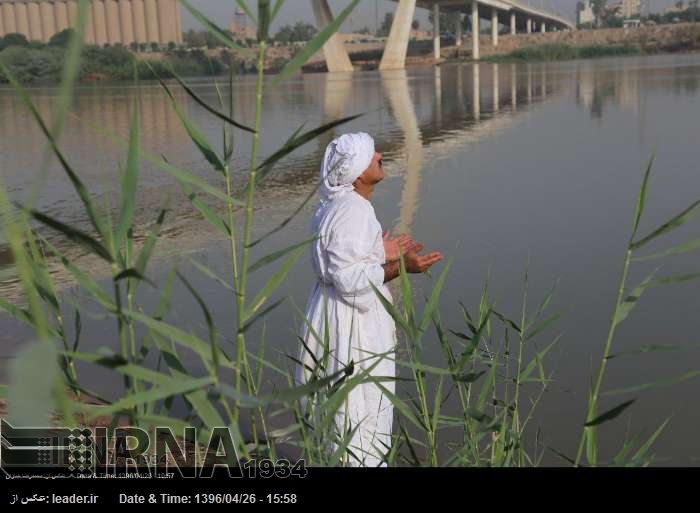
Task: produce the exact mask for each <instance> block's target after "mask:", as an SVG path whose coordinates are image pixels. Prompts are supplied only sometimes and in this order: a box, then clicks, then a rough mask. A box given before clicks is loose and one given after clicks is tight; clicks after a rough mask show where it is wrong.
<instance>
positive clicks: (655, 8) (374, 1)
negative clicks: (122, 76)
mask: <svg viewBox="0 0 700 513" xmlns="http://www.w3.org/2000/svg"><path fill="white" fill-rule="evenodd" d="M520 1H521V2H522V3H525V4H530V5H532V6H533V7H538V8H543V9H546V10H550V11H553V12H556V13H558V14H561V15H563V16H566V17H567V18H569V19H571V20H572V21H575V19H576V0H520ZM613 1H614V0H608V2H609V3H612V2H613ZM642 1H643V2H644V4H645V6H648V8H649V9H650V11H651V12H659V11H661V10H662V9H663V8H664V7H666V6H668V5H671V4H673V3H675V0H642ZM271 2H272V3H273V4H274V0H271ZM246 3H247V4H248V5H250V6H251V9H252V10H255V9H256V7H255V6H256V4H257V2H256V1H255V0H246ZM192 4H193V5H195V6H196V7H197V8H198V9H201V10H202V12H203V13H204V14H206V15H207V16H209V17H211V18H212V19H213V20H214V21H216V22H217V24H218V25H220V26H222V27H227V26H228V24H229V23H230V21H231V19H232V17H233V11H234V10H235V7H236V1H235V0H192ZM347 4H348V0H329V5H330V7H331V10H332V11H333V13H338V12H340V11H341V10H342V9H343V7H344V6H346V5H347ZM395 9H396V2H392V1H389V0H362V1H361V2H360V4H359V5H358V6H357V7H356V8H355V10H354V12H353V13H352V15H351V17H350V19H349V20H348V21H347V22H346V23H345V25H344V27H343V30H344V31H347V32H351V31H354V30H359V29H361V28H362V27H365V26H367V27H368V28H369V29H370V31H372V32H374V31H375V30H376V24H377V20H379V23H381V20H382V19H383V18H384V13H385V12H387V11H392V12H393V11H394V10H395ZM645 10H646V7H645ZM182 15H183V26H184V28H185V30H187V29H190V28H198V24H197V22H196V21H194V20H193V19H192V18H191V17H190V16H189V14H188V13H187V12H186V11H185V10H184V9H183V14H182ZM415 19H417V20H418V21H419V22H420V26H421V28H428V27H430V23H429V22H428V11H427V10H426V9H421V8H416V14H415ZM297 21H308V22H309V23H313V13H312V11H311V2H310V1H309V0H285V2H284V5H283V7H282V9H281V10H280V13H279V15H278V16H277V18H276V20H275V23H274V24H273V26H272V32H273V33H274V32H276V31H277V29H278V28H279V27H280V26H281V25H285V24H293V23H296V22H297Z"/></svg>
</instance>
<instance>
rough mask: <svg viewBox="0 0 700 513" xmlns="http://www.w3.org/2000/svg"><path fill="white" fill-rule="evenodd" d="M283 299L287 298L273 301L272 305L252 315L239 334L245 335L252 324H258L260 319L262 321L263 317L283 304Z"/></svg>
mask: <svg viewBox="0 0 700 513" xmlns="http://www.w3.org/2000/svg"><path fill="white" fill-rule="evenodd" d="M285 299H287V298H284V297H283V298H280V299H278V300H277V301H275V302H274V303H272V304H271V305H270V306H268V307H267V308H265V309H263V310H262V311H261V312H258V313H256V314H255V315H253V316H252V317H251V318H250V319H248V320H246V322H245V323H244V324H243V327H242V328H241V330H240V331H241V333H245V332H246V331H248V330H249V329H250V327H251V326H253V324H255V323H256V322H258V321H259V320H260V319H262V318H263V317H265V316H266V315H267V314H269V313H270V312H271V311H272V310H274V309H275V308H277V307H278V306H280V305H281V304H282V303H284V300H285Z"/></svg>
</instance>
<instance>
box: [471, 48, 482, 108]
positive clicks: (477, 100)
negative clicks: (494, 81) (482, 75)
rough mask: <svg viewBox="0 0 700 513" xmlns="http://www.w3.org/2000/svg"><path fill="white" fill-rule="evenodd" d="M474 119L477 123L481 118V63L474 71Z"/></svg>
mask: <svg viewBox="0 0 700 513" xmlns="http://www.w3.org/2000/svg"><path fill="white" fill-rule="evenodd" d="M472 117H473V118H474V120H475V121H479V119H480V118H481V84H480V82H479V63H478V62H477V63H476V64H474V67H473V70H472Z"/></svg>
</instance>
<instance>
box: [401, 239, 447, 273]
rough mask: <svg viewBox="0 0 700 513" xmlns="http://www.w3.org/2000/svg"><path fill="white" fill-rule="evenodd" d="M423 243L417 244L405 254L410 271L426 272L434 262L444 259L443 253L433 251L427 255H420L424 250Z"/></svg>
mask: <svg viewBox="0 0 700 513" xmlns="http://www.w3.org/2000/svg"><path fill="white" fill-rule="evenodd" d="M423 248H424V246H423V244H415V245H414V246H413V247H412V248H411V249H410V250H409V251H408V252H407V253H406V254H405V255H404V262H405V265H406V270H407V271H408V272H409V273H424V272H425V271H427V270H428V269H429V268H430V267H432V266H433V265H434V264H436V263H438V262H439V261H440V260H442V253H440V252H439V251H433V252H431V253H427V254H425V255H419V254H418V253H420V252H421V251H423Z"/></svg>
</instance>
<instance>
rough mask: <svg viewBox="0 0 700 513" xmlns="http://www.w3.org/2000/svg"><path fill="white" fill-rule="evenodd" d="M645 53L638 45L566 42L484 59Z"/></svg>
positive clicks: (560, 58)
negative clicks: (571, 43) (585, 44)
mask: <svg viewBox="0 0 700 513" xmlns="http://www.w3.org/2000/svg"><path fill="white" fill-rule="evenodd" d="M643 53H645V52H644V51H643V50H642V48H641V47H640V46H638V45H589V46H572V45H568V44H565V43H547V44H541V45H532V46H525V47H523V48H518V49H516V50H513V51H512V52H510V53H507V54H504V55H488V56H486V57H482V58H481V60H482V61H487V62H503V61H522V62H540V61H565V60H572V59H593V58H596V57H616V56H621V55H641V54H643Z"/></svg>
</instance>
